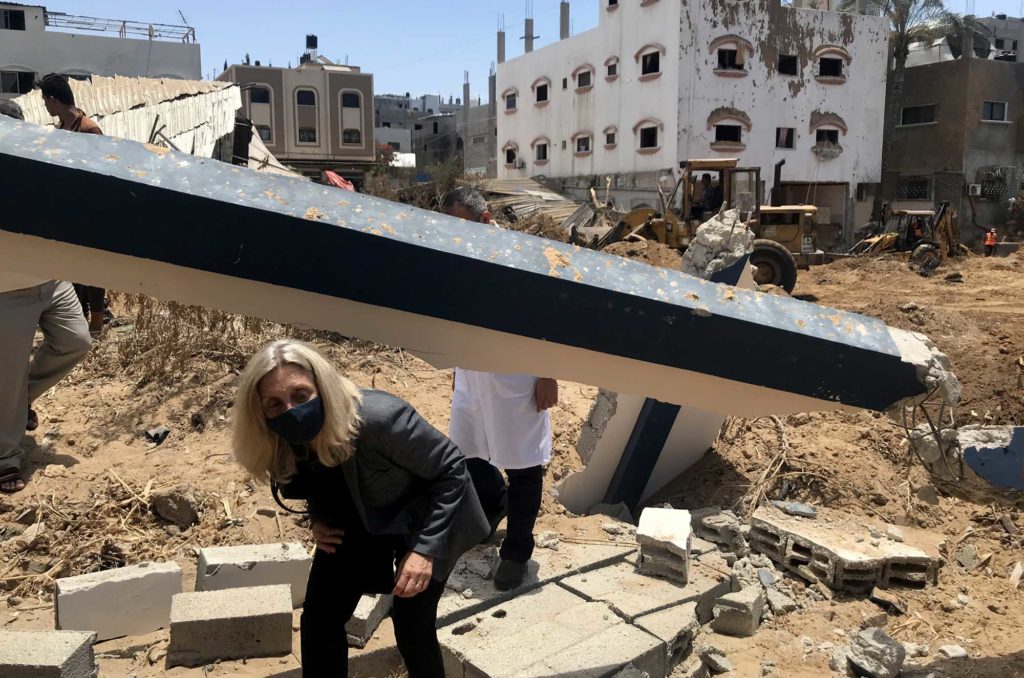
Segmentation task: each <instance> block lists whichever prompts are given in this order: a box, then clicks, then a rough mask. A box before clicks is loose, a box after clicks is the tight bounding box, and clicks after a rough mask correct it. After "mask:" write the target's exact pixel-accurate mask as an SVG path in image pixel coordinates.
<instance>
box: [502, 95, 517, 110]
mask: <svg viewBox="0 0 1024 678" xmlns="http://www.w3.org/2000/svg"><path fill="white" fill-rule="evenodd" d="M505 110H506V111H514V110H516V95H515V94H506V95H505Z"/></svg>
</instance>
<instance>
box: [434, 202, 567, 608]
mask: <svg viewBox="0 0 1024 678" xmlns="http://www.w3.org/2000/svg"><path fill="white" fill-rule="evenodd" d="M441 208H442V211H444V213H445V214H447V215H449V216H453V217H459V218H460V219H465V220H466V221H475V222H479V223H483V224H489V223H492V222H491V213H490V212H489V211H488V210H487V203H486V202H485V201H484V199H483V196H481V195H480V193H478V192H477V191H474V190H472V189H470V188H465V187H463V188H456V189H454V190H452V191H450V192H449V193H448V194H447V195H446V196H444V199H443V201H442V205H441ZM557 404H558V382H557V381H555V380H554V379H548V378H538V377H534V376H531V375H527V374H495V373H492V372H476V371H473V370H464V369H462V368H456V370H455V377H454V384H453V393H452V417H451V424H450V425H449V429H448V435H449V436H450V437H451V439H452V441H453V442H454V443H455V444H456V445H458V446H459V449H461V450H462V452H463V453H464V454H465V455H466V465H467V466H468V468H469V474H470V476H471V477H472V479H473V484H474V485H475V486H476V491H477V493H478V494H479V496H480V503H481V504H482V505H483V507H484V511H485V512H486V513H487V517H488V519H489V520H490V521H491V530H492V533H493V531H494V530H495V529H496V528H497V526H498V523H500V522H501V520H502V518H504V517H505V516H506V515H507V517H508V523H507V529H506V533H505V539H504V540H503V541H502V543H501V549H500V551H499V555H500V556H501V562H500V564H499V565H498V570H497V571H496V572H495V574H494V587H495V588H496V589H498V590H499V591H508V590H511V589H514V588H516V587H518V586H519V585H520V584H522V583H523V579H524V578H525V577H526V569H527V563H528V562H529V561H530V556H531V555H533V548H534V539H533V527H534V525H535V524H536V522H537V514H538V513H540V505H541V499H542V496H543V488H544V466H545V464H547V463H548V462H549V461H551V417H550V415H549V413H548V410H549V409H550V408H552V407H553V406H555V405H557ZM499 469H500V470H499ZM501 471H504V472H505V475H506V476H508V482H507V483H506V481H505V479H504V478H502V475H501Z"/></svg>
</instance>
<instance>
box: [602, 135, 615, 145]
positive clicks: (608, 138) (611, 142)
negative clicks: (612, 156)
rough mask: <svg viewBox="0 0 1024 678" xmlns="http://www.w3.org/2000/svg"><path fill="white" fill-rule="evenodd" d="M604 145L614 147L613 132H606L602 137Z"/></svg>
mask: <svg viewBox="0 0 1024 678" xmlns="http://www.w3.org/2000/svg"><path fill="white" fill-rule="evenodd" d="M604 145H605V146H614V145H615V132H608V133H607V134H605V135H604Z"/></svg>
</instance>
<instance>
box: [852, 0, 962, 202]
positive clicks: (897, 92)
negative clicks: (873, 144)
mask: <svg viewBox="0 0 1024 678" xmlns="http://www.w3.org/2000/svg"><path fill="white" fill-rule="evenodd" d="M862 5H866V7H864V8H863V9H864V10H865V13H872V14H880V15H882V16H884V17H886V18H887V19H888V20H889V23H890V26H891V28H890V33H889V49H890V53H891V55H892V58H891V60H890V62H889V74H888V75H889V77H888V79H887V81H886V97H885V125H884V127H883V129H882V190H881V191H876V192H875V203H874V206H873V209H872V213H873V215H874V217H875V218H877V219H880V218H881V214H882V197H883V195H884V196H886V197H888V198H890V199H891V198H892V197H893V196H894V195H895V192H896V191H895V186H893V185H892V181H891V177H888V176H887V175H888V169H889V167H888V165H889V154H890V152H891V151H892V135H893V130H895V129H896V126H897V125H899V124H900V112H901V111H902V110H903V78H904V73H905V72H906V69H907V57H908V56H909V55H910V46H911V45H913V44H915V43H919V42H928V41H930V40H933V39H934V37H935V34H936V32H937V29H938V28H940V27H941V26H943V25H944V24H946V23H947V21H948V17H949V12H947V11H946V8H945V6H944V5H943V4H942V0H866V2H865V1H864V0H843V4H842V5H840V11H843V12H857V11H859V10H861V8H862Z"/></svg>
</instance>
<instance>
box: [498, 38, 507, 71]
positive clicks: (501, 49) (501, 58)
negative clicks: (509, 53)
mask: <svg viewBox="0 0 1024 678" xmlns="http://www.w3.org/2000/svg"><path fill="white" fill-rule="evenodd" d="M498 63H499V64H503V63H505V31H498Z"/></svg>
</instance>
